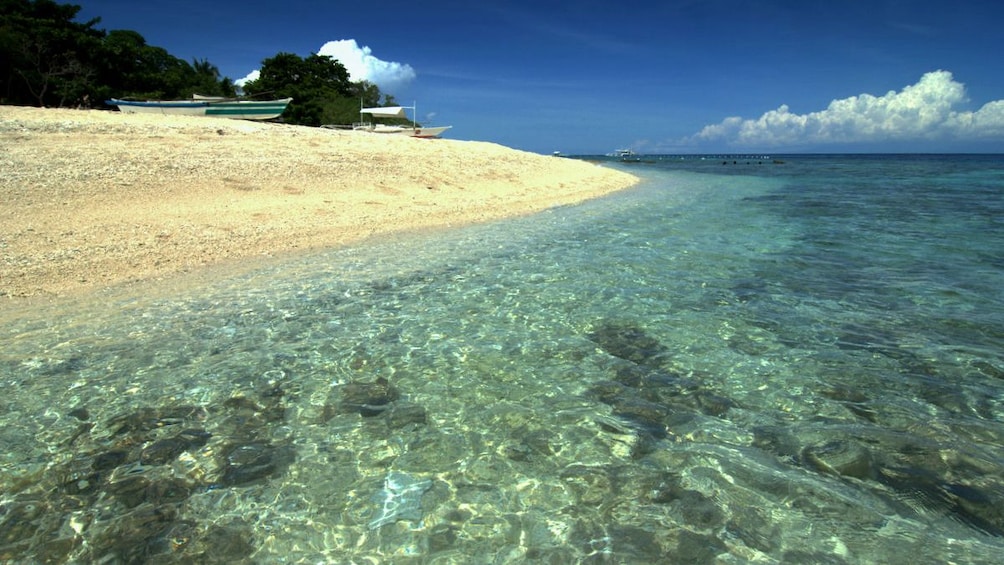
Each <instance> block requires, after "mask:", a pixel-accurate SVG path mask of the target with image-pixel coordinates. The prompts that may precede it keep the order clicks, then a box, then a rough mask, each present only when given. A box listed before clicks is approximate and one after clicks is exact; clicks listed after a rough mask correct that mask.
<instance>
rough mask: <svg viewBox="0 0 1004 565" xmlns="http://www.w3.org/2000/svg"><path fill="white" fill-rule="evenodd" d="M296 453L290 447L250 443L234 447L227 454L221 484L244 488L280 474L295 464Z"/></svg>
mask: <svg viewBox="0 0 1004 565" xmlns="http://www.w3.org/2000/svg"><path fill="white" fill-rule="evenodd" d="M294 455H295V454H294V451H293V449H292V448H291V447H288V446H279V447H277V446H274V445H271V444H267V443H248V444H241V445H235V446H232V447H231V448H230V449H229V450H227V451H226V452H225V456H224V465H223V474H222V476H221V477H220V481H219V484H220V485H221V486H225V487H231V486H242V485H246V484H248V483H253V482H256V481H259V480H262V479H265V478H268V477H271V476H273V475H277V474H280V473H282V472H284V471H285V470H286V468H287V467H288V466H289V465H290V464H291V463H292V462H293V459H294Z"/></svg>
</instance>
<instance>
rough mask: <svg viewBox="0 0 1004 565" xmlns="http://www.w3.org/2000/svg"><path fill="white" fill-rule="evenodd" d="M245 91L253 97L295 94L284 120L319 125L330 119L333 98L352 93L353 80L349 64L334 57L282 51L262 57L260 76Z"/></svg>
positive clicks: (345, 96)
mask: <svg viewBox="0 0 1004 565" xmlns="http://www.w3.org/2000/svg"><path fill="white" fill-rule="evenodd" d="M244 92H245V93H246V94H247V95H249V96H252V97H262V96H268V97H274V98H286V97H292V98H293V102H292V103H290V105H289V107H287V108H286V112H285V113H284V114H283V120H284V121H286V122H288V123H292V124H302V125H310V126H319V125H321V124H324V123H328V122H327V121H326V118H327V117H326V115H325V107H326V106H327V105H328V103H329V102H330V101H332V100H336V99H340V98H348V97H350V96H351V93H352V83H351V82H350V81H349V72H348V71H347V70H345V66H344V65H342V64H341V63H339V62H338V61H336V60H334V59H332V58H331V57H328V56H326V55H318V54H316V53H315V54H312V55H310V56H309V57H306V58H302V57H300V56H299V55H295V54H293V53H279V54H278V55H276V56H275V57H270V58H268V59H265V60H264V61H262V63H261V69H260V70H259V75H258V78H257V79H255V80H253V81H248V82H247V83H246V84H245V85H244Z"/></svg>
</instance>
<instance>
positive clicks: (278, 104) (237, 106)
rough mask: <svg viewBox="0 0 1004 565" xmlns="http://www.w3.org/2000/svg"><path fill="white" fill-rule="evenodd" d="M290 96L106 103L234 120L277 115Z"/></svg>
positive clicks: (137, 110) (129, 110) (136, 109)
mask: <svg viewBox="0 0 1004 565" xmlns="http://www.w3.org/2000/svg"><path fill="white" fill-rule="evenodd" d="M292 101H293V99H292V98H280V99H278V100H237V99H235V98H222V97H216V96H201V95H198V94H196V95H194V96H193V97H192V99H191V100H145V101H140V100H119V99H118V98H112V99H111V100H106V101H105V104H108V105H109V106H118V109H119V111H120V112H124V113H127V114H164V115H171V116H213V117H217V118H233V119H236V120H270V119H272V118H278V117H279V116H280V115H282V113H283V112H284V111H285V110H286V106H289V103H290V102H292Z"/></svg>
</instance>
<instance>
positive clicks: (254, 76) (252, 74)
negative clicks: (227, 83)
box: [234, 69, 261, 88]
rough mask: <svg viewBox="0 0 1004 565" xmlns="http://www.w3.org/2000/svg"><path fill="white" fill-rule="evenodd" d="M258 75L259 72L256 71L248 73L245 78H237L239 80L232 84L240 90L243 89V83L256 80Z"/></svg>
mask: <svg viewBox="0 0 1004 565" xmlns="http://www.w3.org/2000/svg"><path fill="white" fill-rule="evenodd" d="M260 75H261V71H259V70H258V69H255V70H253V71H251V72H250V73H248V74H247V76H245V77H244V78H239V79H237V80H235V81H234V84H236V85H237V86H239V87H241V88H244V83H245V82H250V81H252V80H258V77H259V76H260Z"/></svg>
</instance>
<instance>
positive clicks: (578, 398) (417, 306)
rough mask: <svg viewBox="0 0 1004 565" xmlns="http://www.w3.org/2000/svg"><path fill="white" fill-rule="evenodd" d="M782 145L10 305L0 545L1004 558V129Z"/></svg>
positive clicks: (255, 556)
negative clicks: (812, 152)
mask: <svg viewBox="0 0 1004 565" xmlns="http://www.w3.org/2000/svg"><path fill="white" fill-rule="evenodd" d="M783 159H784V163H783V164H772V163H771V162H769V161H752V162H750V163H749V164H746V160H738V161H736V162H735V164H732V163H731V161H726V162H727V163H729V164H727V165H722V163H721V161H718V160H717V159H708V160H703V161H702V160H697V159H684V160H681V159H679V158H675V159H670V158H666V159H662V158H660V159H652V161H653V162H644V163H637V164H632V165H629V166H630V167H631V168H630V170H631V171H632V172H636V173H639V174H641V175H642V176H644V177H645V178H646V179H647V180H646V182H645V183H644V184H643V185H642V186H640V187H638V188H636V189H634V190H631V191H627V192H624V193H622V194H619V195H615V196H613V197H611V198H606V199H602V200H597V201H594V202H590V203H588V204H586V205H583V206H578V207H569V208H561V209H556V210H552V211H550V212H547V213H545V214H541V215H538V216H535V217H533V218H527V219H521V220H515V221H510V222H504V223H500V224H493V225H490V226H477V227H473V228H468V229H462V230H454V231H450V232H447V233H443V234H429V235H420V236H409V237H407V238H401V239H400V240H393V241H387V242H384V243H381V244H375V245H372V246H367V247H364V248H363V247H361V248H356V249H351V250H341V251H333V252H328V253H323V254H317V255H312V256H309V257H302V258H297V259H292V260H290V261H289V262H288V263H285V264H282V265H278V266H274V267H269V268H265V269H262V270H261V271H258V272H255V273H252V274H248V275H242V276H238V277H231V278H225V279H222V280H219V281H216V282H211V283H206V284H204V285H199V286H197V287H194V288H188V289H178V290H174V289H163V288H155V287H150V288H146V289H144V288H139V289H137V288H132V289H126V290H123V291H122V292H121V293H120V294H109V295H105V296H102V297H101V300H99V301H92V302H90V303H80V302H77V303H67V304H62V305H57V306H56V307H54V308H43V309H39V310H35V311H25V312H21V313H17V315H16V316H13V320H11V321H7V322H6V323H5V325H4V327H3V329H2V330H0V332H2V333H0V340H2V343H3V347H2V351H0V382H2V383H3V384H4V390H5V393H6V394H5V395H4V397H3V398H2V399H0V418H3V427H2V428H0V445H3V447H4V449H3V451H2V453H0V465H2V469H3V474H2V477H0V497H2V498H0V522H2V524H0V560H9V561H12V562H17V561H31V560H38V561H41V560H44V559H48V560H51V561H53V562H74V561H76V562H90V561H99V562H106V563H117V562H143V561H147V562H157V563H174V562H186V560H188V561H200V562H207V561H208V562H211V561H212V560H216V561H218V562H226V563H239V562H247V563H251V562H261V563H266V562H290V563H297V562H303V563H316V562H356V563H378V562H394V563H409V562H414V563H472V562H473V563H488V562H497V563H507V562H525V561H531V562H533V561H536V562H547V563H574V562H590V561H598V562H617V563H653V562H660V561H661V562H687V563H700V562H709V563H710V562H716V560H717V561H718V562H747V561H760V562H767V563H770V562H786V563H787V562H791V563H794V562H799V563H804V562H817V563H865V562H887V563H901V562H911V563H943V562H947V561H956V562H974V563H981V562H982V563H992V562H998V561H999V559H1000V557H999V556H1000V555H1001V554H1002V551H1004V510H1001V508H1004V473H1002V471H1004V442H1002V439H1004V406H1002V403H1004V354H1002V351H1004V329H1002V328H1004V290H1002V289H1004V261H1002V259H1001V257H1002V255H1001V253H1000V251H999V250H1001V249H1004V226H1002V225H1001V224H1002V222H1004V220H1002V218H1004V195H1002V188H1004V159H1002V158H999V157H964V156H953V157H936V156H923V157H893V156H884V157H822V156H820V157H802V156H799V157H788V158H783ZM625 166H628V165H625ZM8 317H10V312H8Z"/></svg>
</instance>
